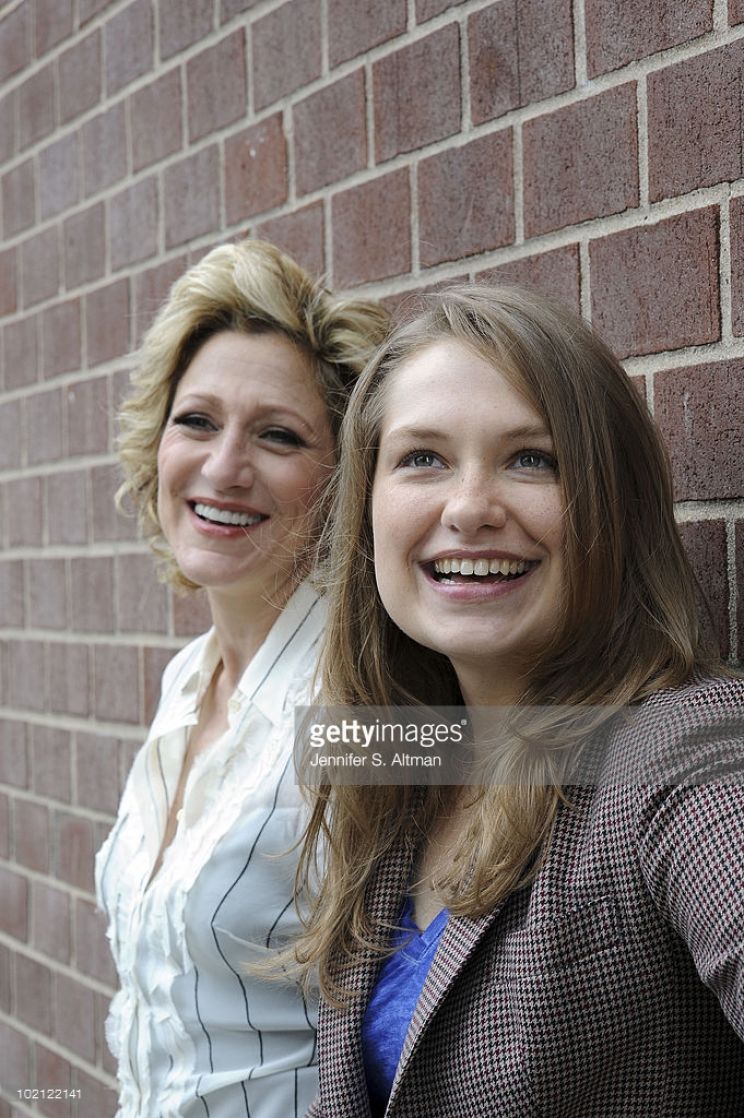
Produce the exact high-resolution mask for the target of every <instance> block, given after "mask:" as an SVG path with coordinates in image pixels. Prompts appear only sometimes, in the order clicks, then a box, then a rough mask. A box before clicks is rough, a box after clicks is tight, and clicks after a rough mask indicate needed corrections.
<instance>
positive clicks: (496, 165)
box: [418, 130, 514, 268]
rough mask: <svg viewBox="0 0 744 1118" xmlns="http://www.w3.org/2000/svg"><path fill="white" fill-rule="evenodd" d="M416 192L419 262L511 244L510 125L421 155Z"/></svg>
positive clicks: (438, 261)
mask: <svg viewBox="0 0 744 1118" xmlns="http://www.w3.org/2000/svg"><path fill="white" fill-rule="evenodd" d="M418 195H419V246H420V248H419V251H420V258H421V264H422V266H423V267H425V268H428V267H431V266H432V265H434V264H441V263H442V261H444V260H457V259H458V258H459V257H463V256H471V255H472V254H473V253H476V252H487V251H488V250H489V249H494V248H499V247H501V246H502V245H506V244H509V243H510V242H511V241H513V240H514V191H513V169H512V135H511V130H510V131H508V132H498V133H496V134H495V135H491V136H481V137H479V138H478V139H477V140H472V141H471V142H470V143H469V144H465V145H463V146H462V147H457V148H449V149H448V150H446V151H443V152H440V153H439V154H438V155H432V156H430V157H429V158H428V159H424V160H422V161H421V163H419V170H418Z"/></svg>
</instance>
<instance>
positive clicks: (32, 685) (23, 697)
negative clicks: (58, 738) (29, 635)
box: [6, 640, 47, 711]
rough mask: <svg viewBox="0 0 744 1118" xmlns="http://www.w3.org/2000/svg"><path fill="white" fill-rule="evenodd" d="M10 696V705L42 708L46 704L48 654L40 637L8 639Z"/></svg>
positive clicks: (41, 709)
mask: <svg viewBox="0 0 744 1118" xmlns="http://www.w3.org/2000/svg"><path fill="white" fill-rule="evenodd" d="M6 653H7V659H6V663H7V665H8V679H7V688H6V693H7V700H8V703H9V705H10V706H16V707H23V708H24V709H26V710H34V711H43V710H45V709H46V705H47V687H46V656H45V650H44V645H43V644H42V642H41V641H35V640H25V641H8V642H7V644H6Z"/></svg>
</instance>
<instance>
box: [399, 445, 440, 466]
mask: <svg viewBox="0 0 744 1118" xmlns="http://www.w3.org/2000/svg"><path fill="white" fill-rule="evenodd" d="M441 464H442V459H441V458H440V457H439V455H438V454H435V453H434V451H433V450H411V451H409V453H408V454H406V455H405V457H404V458H401V460H400V463H399V465H401V466H413V467H414V468H416V469H419V470H430V469H432V468H433V467H435V466H441Z"/></svg>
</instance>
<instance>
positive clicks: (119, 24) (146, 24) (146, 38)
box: [104, 0, 154, 96]
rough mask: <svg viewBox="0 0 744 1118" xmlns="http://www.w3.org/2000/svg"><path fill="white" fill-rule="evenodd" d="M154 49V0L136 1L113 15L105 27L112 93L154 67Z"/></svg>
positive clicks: (105, 43) (107, 65)
mask: <svg viewBox="0 0 744 1118" xmlns="http://www.w3.org/2000/svg"><path fill="white" fill-rule="evenodd" d="M153 49H154V40H153V15H152V4H151V0H134V3H132V4H129V5H128V6H127V7H126V8H124V10H123V11H121V12H118V13H117V14H116V15H114V16H112V17H111V19H110V20H109V21H108V23H107V24H106V26H105V28H104V50H105V52H106V67H105V72H106V92H107V93H108V94H109V96H110V95H111V94H112V93H117V92H118V91H119V90H120V89H123V88H124V86H125V85H129V83H130V82H132V81H134V79H135V78H140V77H142V75H143V74H146V73H148V71H150V70H151V69H152V65H153Z"/></svg>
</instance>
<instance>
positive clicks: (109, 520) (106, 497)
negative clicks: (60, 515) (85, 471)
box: [90, 466, 137, 543]
mask: <svg viewBox="0 0 744 1118" xmlns="http://www.w3.org/2000/svg"><path fill="white" fill-rule="evenodd" d="M90 479H91V497H92V500H91V514H92V515H91V520H92V529H93V539H94V541H95V542H96V543H99V542H100V541H101V540H134V539H135V538H136V536H137V529H136V522H135V520H134V518H133V517H131V518H130V517H124V516H122V515H121V514H120V513H118V512H117V510H116V508H115V506H114V494H115V493H116V490H117V489H118V488H119V483H120V481H121V478H120V477H119V474H118V471H117V470H116V469H115V468H114V467H112V466H96V467H94V468H93V469H92V470H91V471H90Z"/></svg>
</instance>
